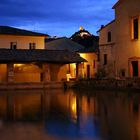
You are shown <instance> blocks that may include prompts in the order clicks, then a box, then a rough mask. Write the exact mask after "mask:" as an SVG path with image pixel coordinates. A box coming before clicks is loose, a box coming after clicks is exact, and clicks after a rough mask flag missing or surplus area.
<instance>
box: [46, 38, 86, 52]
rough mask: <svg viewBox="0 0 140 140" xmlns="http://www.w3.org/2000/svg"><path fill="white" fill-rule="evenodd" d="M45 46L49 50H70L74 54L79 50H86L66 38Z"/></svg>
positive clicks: (47, 43)
mask: <svg viewBox="0 0 140 140" xmlns="http://www.w3.org/2000/svg"><path fill="white" fill-rule="evenodd" d="M45 45H46V49H47V50H69V51H72V52H76V51H78V50H81V49H84V46H82V45H80V44H78V43H76V42H74V41H72V40H71V39H68V38H66V37H63V38H59V39H56V40H53V41H49V42H46V44H45Z"/></svg>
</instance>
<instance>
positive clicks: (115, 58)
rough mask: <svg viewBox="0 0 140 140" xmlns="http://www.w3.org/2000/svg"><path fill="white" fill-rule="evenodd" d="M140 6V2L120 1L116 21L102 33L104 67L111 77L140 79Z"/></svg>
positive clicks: (132, 0) (101, 43)
mask: <svg viewBox="0 0 140 140" xmlns="http://www.w3.org/2000/svg"><path fill="white" fill-rule="evenodd" d="M139 5H140V1H139V0H119V1H118V2H117V3H116V4H115V5H114V6H113V9H114V10H115V20H113V21H112V22H110V23H109V24H108V25H106V26H102V27H101V29H100V30H99V31H98V32H99V36H100V40H99V46H100V47H99V48H100V67H101V68H103V69H104V70H105V71H106V75H107V76H108V77H140V45H139V44H140V36H139V35H140V34H139V33H140V28H139V27H140V8H139Z"/></svg>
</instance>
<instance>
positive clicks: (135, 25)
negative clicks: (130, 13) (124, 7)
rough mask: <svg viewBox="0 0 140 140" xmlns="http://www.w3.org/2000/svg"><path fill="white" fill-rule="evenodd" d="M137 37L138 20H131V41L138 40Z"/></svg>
mask: <svg viewBox="0 0 140 140" xmlns="http://www.w3.org/2000/svg"><path fill="white" fill-rule="evenodd" d="M138 37H139V20H138V18H133V19H132V39H138Z"/></svg>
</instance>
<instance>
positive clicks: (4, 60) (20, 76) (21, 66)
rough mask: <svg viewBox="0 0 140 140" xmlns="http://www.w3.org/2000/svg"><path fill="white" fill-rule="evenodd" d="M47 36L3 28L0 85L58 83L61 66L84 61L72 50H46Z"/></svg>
mask: <svg viewBox="0 0 140 140" xmlns="http://www.w3.org/2000/svg"><path fill="white" fill-rule="evenodd" d="M47 37H48V35H46V34H41V33H36V32H31V31H27V30H22V29H17V28H13V27H8V26H0V83H7V82H8V83H24V82H25V83H27V82H31V83H32V82H50V81H58V80H59V69H61V66H62V65H66V64H70V63H75V62H77V63H81V62H83V61H85V60H84V59H82V58H81V57H80V56H79V55H78V54H76V53H72V52H69V51H55V50H52V51H49V50H46V49H45V38H47ZM56 68H57V69H56ZM77 76H78V75H77Z"/></svg>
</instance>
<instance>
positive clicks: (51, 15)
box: [0, 0, 116, 35]
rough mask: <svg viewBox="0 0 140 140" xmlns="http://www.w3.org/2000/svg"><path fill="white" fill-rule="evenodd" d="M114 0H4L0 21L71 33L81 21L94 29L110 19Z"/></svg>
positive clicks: (24, 26) (48, 30)
mask: <svg viewBox="0 0 140 140" xmlns="http://www.w3.org/2000/svg"><path fill="white" fill-rule="evenodd" d="M115 2H116V0H108V1H106V0H100V2H99V1H98V0H92V1H91V0H78V1H75V0H71V1H67V0H51V1H50V0H44V1H41V0H28V1H23V0H3V1H2V2H0V9H1V12H0V24H1V25H9V26H16V27H23V28H25V29H31V30H34V29H38V31H41V32H42V31H43V32H48V33H50V34H55V33H56V35H57V33H58V35H70V34H71V32H73V33H74V32H75V31H76V30H75V31H74V29H76V28H78V27H79V26H80V25H83V26H86V27H87V28H90V29H91V31H92V32H94V33H95V31H94V30H96V29H97V28H99V26H100V25H101V24H105V23H106V22H108V21H110V20H112V19H113V14H114V13H113V10H111V7H112V6H113V4H114V3H115ZM95 26H96V27H95ZM29 27H30V28H29ZM92 28H93V29H92ZM97 30H98V29H97Z"/></svg>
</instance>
